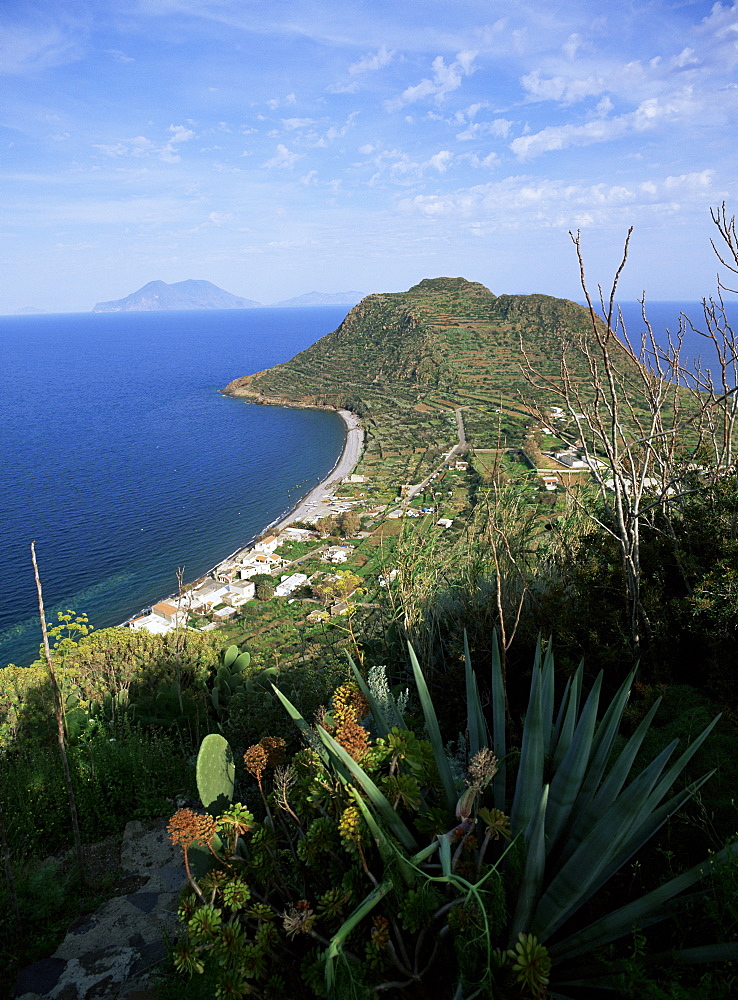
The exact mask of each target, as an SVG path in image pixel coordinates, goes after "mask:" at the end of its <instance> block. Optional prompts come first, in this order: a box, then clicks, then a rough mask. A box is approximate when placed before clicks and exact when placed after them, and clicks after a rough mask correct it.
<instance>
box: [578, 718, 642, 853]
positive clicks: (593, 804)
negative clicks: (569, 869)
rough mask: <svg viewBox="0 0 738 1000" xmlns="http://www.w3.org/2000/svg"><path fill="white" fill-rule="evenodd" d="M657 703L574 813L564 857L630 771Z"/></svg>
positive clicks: (620, 786)
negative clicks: (601, 782) (584, 801)
mask: <svg viewBox="0 0 738 1000" xmlns="http://www.w3.org/2000/svg"><path fill="white" fill-rule="evenodd" d="M660 704H661V699H660V698H657V699H656V701H655V702H654V703H653V705H652V706H651V708H650V710H649V711H648V713H647V715H646V716H645V717H644V718H643V719H642V720H641V722H640V724H639V726H638V728H637V729H636V731H635V732H634V733H633V735H632V736H631V737H630V739H629V740H628V742H627V743H626V745H625V746H624V747H623V750H622V751H621V753H620V756H619V757H618V759H617V760H616V761H615V763H614V764H613V767H612V769H611V771H610V773H609V774H608V776H607V777H606V778H605V781H604V782H603V784H602V785H601V787H600V788H599V790H598V791H597V792H596V794H595V796H594V798H593V799H591V800H590V802H589V803H588V804H587V805H586V807H585V808H584V810H583V812H581V813H580V814H579V815H578V816H577V821H576V823H572V825H571V827H570V830H569V838H568V840H567V842H566V844H564V845H563V857H564V858H568V857H570V856H571V855H572V854H573V853H574V851H575V850H576V849H577V847H578V846H579V845H580V844H581V843H582V841H583V840H584V839H585V837H586V836H587V835H588V834H589V833H590V832H591V830H592V829H593V827H594V826H595V824H596V823H597V821H598V820H599V819H600V817H601V816H602V814H603V813H604V812H605V810H606V809H609V807H610V806H611V805H612V803H613V802H614V801H615V799H616V798H617V796H618V795H619V794H620V791H621V789H622V787H623V785H624V784H625V782H626V780H627V778H628V775H629V774H630V769H631V767H632V765H633V761H634V760H635V758H636V755H637V754H638V751H639V750H640V748H641V744H642V743H643V740H644V738H645V736H646V733H647V732H648V729H649V727H650V725H651V722H652V720H653V717H654V715H655V714H656V712H657V710H658V707H659V705H660Z"/></svg>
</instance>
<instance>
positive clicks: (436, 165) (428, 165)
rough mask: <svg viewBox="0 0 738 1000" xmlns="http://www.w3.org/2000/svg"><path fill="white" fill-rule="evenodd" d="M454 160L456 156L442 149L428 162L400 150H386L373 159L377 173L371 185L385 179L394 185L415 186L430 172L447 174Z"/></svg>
mask: <svg viewBox="0 0 738 1000" xmlns="http://www.w3.org/2000/svg"><path fill="white" fill-rule="evenodd" d="M453 160H454V154H453V153H452V152H451V151H450V150H448V149H441V150H439V151H438V152H437V153H434V154H433V155H432V156H429V157H428V158H427V159H426V160H414V159H412V157H410V156H408V154H407V153H403V152H401V151H400V150H398V149H385V150H382V151H381V152H379V153H377V155H376V156H374V157H373V160H372V162H373V163H374V165H375V166H376V167H377V171H376V173H375V174H374V175H373V176H372V177H371V179H370V181H369V185H370V186H371V187H374V186H376V185H377V184H378V183H379V182H380V181H381V180H382V179H384V178H385V177H386V178H388V179H389V180H390V181H391V182H392V183H394V184H415V183H417V181H419V180H421V179H422V178H423V176H424V175H425V174H426V172H427V171H428V170H435V171H436V172H437V173H439V174H445V173H446V171H447V170H448V168H449V166H450V164H451V163H452V162H453Z"/></svg>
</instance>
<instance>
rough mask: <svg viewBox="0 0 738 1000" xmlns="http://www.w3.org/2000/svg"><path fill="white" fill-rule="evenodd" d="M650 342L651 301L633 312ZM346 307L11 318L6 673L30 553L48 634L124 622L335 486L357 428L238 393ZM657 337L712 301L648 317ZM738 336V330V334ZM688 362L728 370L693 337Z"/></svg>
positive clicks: (2, 331) (34, 629)
mask: <svg viewBox="0 0 738 1000" xmlns="http://www.w3.org/2000/svg"><path fill="white" fill-rule="evenodd" d="M621 307H622V311H623V316H624V318H625V321H626V325H627V329H628V332H629V335H630V336H631V338H632V339H633V341H634V342H635V343H638V342H639V341H640V336H641V331H642V329H643V322H642V319H641V307H640V304H639V303H633V302H623V303H621ZM347 311H348V310H347V307H341V306H320V307H312V308H303V309H300V308H291V309H266V308H263V309H262V308H259V309H247V310H222V311H209V310H208V311H190V312H149V313H145V312H144V313H140V312H139V313H84V314H60V315H40V316H37V315H34V316H5V317H0V462H1V463H2V464H1V466H0V469H1V473H0V665H5V664H7V663H16V664H18V665H26V664H28V663H30V662H31V661H32V660H33V659H35V658H36V657H37V655H38V650H39V643H40V641H41V634H40V628H39V619H38V610H37V603H36V602H37V598H36V589H35V583H34V578H33V571H32V565H31V557H30V543H31V541H35V542H36V552H37V558H38V563H39V569H40V573H41V578H42V582H43V588H44V600H45V605H46V612H47V620H53V619H54V618H55V615H56V612H57V611H66V610H72V611H75V612H78V613H82V612H84V613H85V614H87V615H88V617H89V620H90V622H91V624H92V625H93V626H95V627H96V628H104V627H107V626H110V625H116V624H119V623H121V622H123V621H125V620H126V619H127V618H129V617H130V616H131V615H133V614H135V613H136V612H137V611H139V610H140V609H142V608H144V607H147V606H149V605H151V604H152V603H154V602H156V601H158V600H160V599H162V598H164V597H167V596H168V595H170V594H172V593H173V592H175V591H176V588H177V571H178V569H181V570H182V572H183V574H184V580H185V581H191V580H195V579H197V578H198V577H200V576H201V575H202V574H204V573H206V572H207V571H208V570H209V569H210V568H212V567H213V566H214V565H216V564H217V563H218V562H220V561H221V560H222V559H224V558H225V557H226V556H228V555H230V554H231V553H232V552H234V551H235V550H236V549H238V548H240V547H242V546H244V545H246V544H248V543H249V542H250V541H251V540H252V539H253V538H254V537H255V536H256V535H257V534H259V533H261V532H262V531H263V530H264V529H265V528H266V527H267V526H268V525H270V524H271V523H273V522H274V521H276V520H278V519H279V518H281V517H282V516H283V515H284V514H286V513H287V512H288V511H289V510H291V509H292V508H293V507H294V506H296V504H297V503H298V502H299V500H300V499H302V497H303V496H305V495H306V494H307V493H308V492H309V491H310V490H311V489H312V488H313V487H314V486H315V485H317V483H319V482H320V481H321V480H323V479H324V478H325V477H326V476H327V475H328V474H329V473H330V471H331V469H332V468H333V467H334V465H335V463H336V461H337V459H338V457H339V455H340V453H341V450H342V447H343V442H344V439H345V426H344V424H343V422H342V420H341V419H340V417H338V416H337V415H336V414H334V413H330V412H326V411H319V410H299V409H295V410H292V409H287V408H283V407H277V406H259V405H255V404H250V403H246V402H245V401H243V400H237V399H231V398H228V397H226V396H223V395H222V393H221V389H222V388H223V387H224V386H225V385H226V384H227V383H228V382H230V381H231V380H232V379H233V378H236V377H238V376H240V375H247V374H250V373H252V372H256V371H260V370H261V369H263V368H268V367H270V366H272V365H275V364H278V363H279V362H282V361H286V360H288V359H289V358H291V357H293V355H295V354H296V353H297V352H298V351H301V350H304V349H305V348H306V347H309V346H310V345H311V344H312V343H314V342H315V341H316V340H317V339H318V338H319V337H321V336H323V335H324V334H326V333H328V332H330V331H331V330H334V329H335V328H336V327H337V326H338V325H339V324H340V322H341V320H342V319H343V318H344V316H345V314H346V312H347ZM729 312H730V316H731V317H732V320H733V323H734V325H735V324H736V323H737V322H738V311H737V310H736V306H735V304H734V303H731V304H730V305H729ZM648 315H649V318H650V322H651V324H652V326H653V329H654V333H655V334H656V336H657V338H659V339H660V340H661V341H662V342H663V341H664V340H665V339H666V336H667V334H666V331H667V330H669V331H670V332H671V333H672V334H675V333H676V332H677V331H678V330H679V325H680V317H681V316H683V315H685V316H688V317H690V319H691V320H692V322H693V323H694V325H695V326H696V327H698V328H703V329H704V326H705V324H704V320H703V312H702V307H701V304H700V303H699V302H654V303H650V304H649V305H648ZM734 328H736V329H738V326H734ZM684 356H685V357H689V358H692V359H695V358H696V357H698V356H701V357H702V358H703V361H705V362H706V363H714V359H712V355H711V350H710V344H709V342H708V341H707V340H705V339H704V338H703V337H701V336H700V335H699V334H698V333H695V332H693V331H692V330H691V329H690V330H688V331H687V333H686V336H685V343H684Z"/></svg>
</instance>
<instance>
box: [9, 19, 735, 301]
mask: <svg viewBox="0 0 738 1000" xmlns="http://www.w3.org/2000/svg"><path fill="white" fill-rule="evenodd" d="M737 68H738V4H736V3H731V2H729V0H728V2H726V0H723V2H718V3H703V2H692V0H632V2H628V0H557V2H553V0H551V2H541V0H537V2H535V3H528V2H516V0H508V2H505V3H501V2H498V0H341V2H340V3H339V2H337V0H258V2H257V0H4V2H3V4H2V6H1V7H0V73H1V74H2V79H1V80H0V87H1V88H2V92H3V95H4V96H3V101H2V109H1V111H0V116H1V117H0V121H1V127H2V131H1V132H0V143H1V144H2V145H1V148H2V157H1V158H0V176H1V178H2V179H1V182H0V199H1V200H2V217H0V230H1V233H2V235H1V237H0V246H1V247H2V251H1V252H2V280H0V312H5V313H7V312H16V311H19V310H21V309H23V308H24V307H36V308H40V309H45V310H47V311H51V312H56V311H69V310H72V311H75V310H78V311H87V310H89V309H91V308H92V306H93V305H94V303H95V302H96V301H98V300H106V299H114V298H120V297H122V296H124V295H127V294H129V293H130V292H132V291H134V290H135V289H137V288H138V287H140V286H141V285H143V284H144V283H146V282H147V281H150V280H153V279H155V278H160V279H162V280H164V281H167V282H174V281H181V280H184V279H185V278H204V279H207V280H209V281H213V282H215V283H216V284H218V285H220V286H221V287H223V288H226V289H227V290H228V291H231V292H234V293H236V294H239V295H243V296H246V297H247V298H252V299H257V300H259V301H261V302H264V303H269V302H272V301H276V300H278V299H282V298H287V297H289V296H293V295H298V294H301V293H302V292H307V291H312V290H318V291H343V290H348V289H356V290H358V291H360V292H363V293H369V292H374V291H395V290H400V289H404V288H407V287H408V286H409V285H410V284H413V283H415V282H416V281H418V280H420V279H421V278H423V277H429V276H437V275H463V276H465V277H467V278H469V279H472V280H477V281H482V282H484V283H485V284H486V285H488V286H489V287H490V288H491V289H492V291H494V292H496V293H504V292H523V293H525V292H545V293H547V294H552V295H562V296H566V297H570V298H579V297H581V296H580V292H579V287H578V269H577V264H576V259H575V256H574V253H573V248H572V244H571V241H570V238H569V235H568V231H569V230H570V229H575V230H576V229H581V231H582V239H583V246H584V249H585V254H586V260H587V272H588V276H589V278H590V279H591V281H592V282H593V283H596V282H598V281H599V282H602V283H603V284H604V283H607V282H609V280H610V277H611V275H612V273H613V270H614V268H615V266H616V264H617V260H618V257H619V252H620V247H621V245H622V241H623V238H624V235H625V232H626V230H627V228H628V226H630V225H634V226H635V231H634V236H633V245H632V253H631V258H630V261H629V265H628V268H627V269H626V272H625V275H624V277H623V281H622V286H621V287H622V289H623V297H626V298H635V297H637V296H639V295H640V294H641V292H642V291H644V290H645V291H646V292H647V295H648V297H649V298H651V299H654V300H656V299H690V298H699V297H701V296H702V295H705V294H710V293H711V292H712V291H713V289H714V287H715V272H716V262H715V260H714V258H713V256H712V251H711V249H710V236H711V235H712V229H713V227H712V224H711V222H710V211H709V210H710V206H715V205H718V204H720V203H721V202H722V201H723V200H726V201H727V204H728V209H729V211H732V212H738V173H737V171H736V165H737V161H738V140H737V139H736V136H738V75H737V73H736V70H737Z"/></svg>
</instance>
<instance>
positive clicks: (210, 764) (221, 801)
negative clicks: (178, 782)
mask: <svg viewBox="0 0 738 1000" xmlns="http://www.w3.org/2000/svg"><path fill="white" fill-rule="evenodd" d="M195 774H196V777H197V790H198V792H199V794H200V800H201V802H202V804H203V805H204V806H205V808H206V809H207V811H208V812H209V813H210V814H211V815H213V816H217V815H219V814H220V813H222V812H223V810H224V809H227V808H228V806H229V805H230V804H231V802H232V801H233V786H234V783H235V775H236V767H235V764H234V763H233V754H232V753H231V748H230V746H229V745H228V741H227V740H226V739H224V738H223V737H222V736H221V735H220V734H219V733H210V734H209V735H208V736H206V737H205V738H204V740H203V741H202V743H201V744H200V752H199V754H198V755H197V767H196V770H195Z"/></svg>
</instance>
